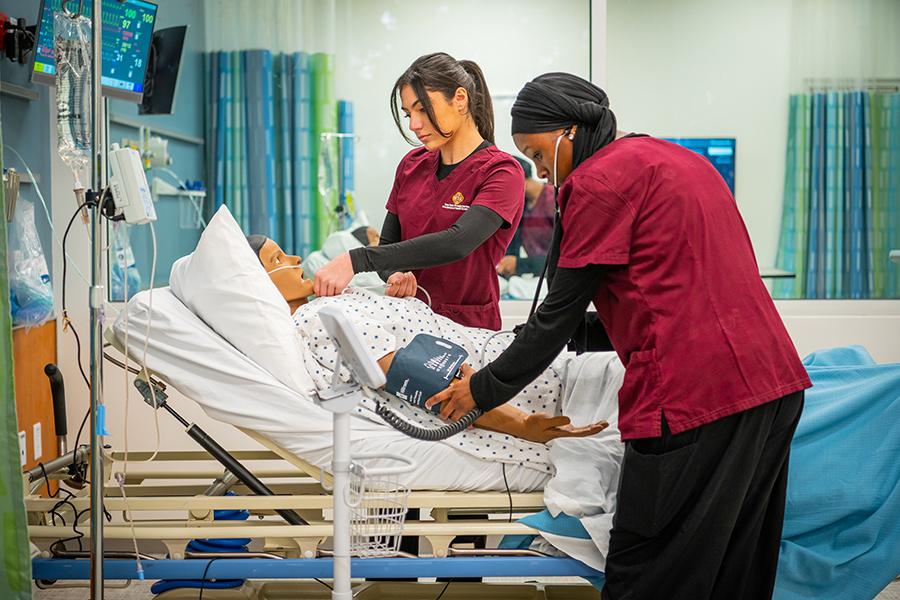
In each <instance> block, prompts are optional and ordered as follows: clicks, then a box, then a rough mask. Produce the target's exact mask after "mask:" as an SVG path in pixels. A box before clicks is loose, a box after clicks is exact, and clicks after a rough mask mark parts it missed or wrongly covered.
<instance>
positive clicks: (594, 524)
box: [542, 352, 625, 570]
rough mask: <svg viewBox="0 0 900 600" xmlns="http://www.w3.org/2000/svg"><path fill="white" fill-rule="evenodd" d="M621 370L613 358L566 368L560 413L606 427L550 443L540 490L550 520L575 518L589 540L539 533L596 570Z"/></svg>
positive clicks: (614, 485) (582, 360) (615, 476)
mask: <svg viewBox="0 0 900 600" xmlns="http://www.w3.org/2000/svg"><path fill="white" fill-rule="evenodd" d="M624 375H625V368H624V367H623V366H622V363H621V362H620V361H619V358H618V357H617V356H616V355H615V353H612V352H609V353H587V354H582V355H581V356H578V357H576V358H573V359H572V360H570V361H569V362H568V364H567V367H566V372H565V378H564V385H565V388H564V392H563V413H564V414H565V415H567V416H569V417H570V418H571V419H572V422H573V423H574V424H584V423H593V422H596V421H600V420H606V421H608V422H609V427H608V428H606V429H605V430H604V431H602V432H601V433H599V434H598V435H595V436H592V437H590V438H564V439H558V440H554V441H552V442H550V462H551V463H552V464H553V466H554V467H555V468H556V475H555V476H554V477H553V478H552V479H551V480H550V481H549V482H548V483H547V485H546V486H545V487H544V504H545V505H546V506H547V510H548V511H549V512H550V514H551V515H553V516H554V517H556V516H558V515H559V514H560V513H565V514H567V515H569V516H572V517H576V518H578V519H579V520H580V521H581V524H582V525H583V526H584V528H585V529H586V530H587V532H588V533H589V534H590V536H591V539H590V540H581V539H577V538H571V537H563V536H558V535H553V534H549V533H542V535H543V537H544V538H545V539H546V540H547V541H548V542H550V543H551V544H553V546H555V547H556V548H558V549H559V550H561V551H562V552H564V553H566V554H568V555H569V556H571V557H573V558H577V559H578V560H580V561H582V562H584V563H585V564H587V565H589V566H591V567H594V568H595V569H598V570H603V569H604V568H605V566H606V554H607V552H608V550H609V532H610V529H611V528H612V519H613V514H614V512H615V507H616V493H617V491H618V487H619V471H620V468H621V464H622V457H623V455H624V453H625V446H624V444H622V441H621V438H620V434H619V429H618V414H619V412H618V392H619V388H620V387H621V386H622V378H623V377H624Z"/></svg>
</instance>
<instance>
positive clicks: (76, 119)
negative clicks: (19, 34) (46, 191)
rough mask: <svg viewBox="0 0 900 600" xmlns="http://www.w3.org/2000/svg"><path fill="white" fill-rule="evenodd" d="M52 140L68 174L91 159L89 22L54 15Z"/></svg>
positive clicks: (81, 168)
mask: <svg viewBox="0 0 900 600" xmlns="http://www.w3.org/2000/svg"><path fill="white" fill-rule="evenodd" d="M53 31H54V35H53V46H54V49H55V54H56V140H57V146H58V151H59V156H60V158H62V160H63V162H64V163H66V165H68V167H69V168H70V169H72V171H74V172H76V176H77V172H78V171H81V170H83V169H84V168H85V167H87V166H88V164H89V163H90V159H91V21H90V20H89V19H88V18H87V17H84V16H80V17H76V18H74V19H73V18H71V17H69V16H67V15H65V14H63V13H56V15H55V17H54V22H53Z"/></svg>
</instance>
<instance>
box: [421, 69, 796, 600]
mask: <svg viewBox="0 0 900 600" xmlns="http://www.w3.org/2000/svg"><path fill="white" fill-rule="evenodd" d="M512 115H513V121H512V127H513V139H514V140H515V143H516V146H517V147H518V148H519V150H520V151H522V153H523V154H525V155H526V156H528V157H529V158H531V159H532V160H533V161H534V163H535V165H536V166H537V168H538V174H539V175H541V176H544V177H549V178H551V182H552V183H554V184H559V183H561V184H562V185H561V187H560V189H559V198H558V199H559V207H560V214H561V231H562V234H561V236H560V242H559V245H558V249H553V250H552V253H553V256H552V259H551V266H554V265H553V263H554V262H555V267H556V268H555V271H553V273H554V274H553V277H552V280H551V281H550V287H549V292H548V294H547V298H546V300H545V301H544V303H543V304H542V305H541V306H540V308H539V309H538V310H537V312H536V313H535V314H534V315H533V317H532V318H531V319H529V320H528V322H527V323H526V324H525V326H524V328H523V329H522V331H521V332H520V333H519V334H518V336H517V337H516V339H515V340H514V341H513V343H512V344H511V345H510V346H509V348H508V349H507V350H506V351H505V352H504V353H503V354H502V355H500V356H499V357H498V358H497V359H496V360H495V361H494V362H492V363H490V364H489V365H487V366H486V367H485V368H483V369H481V370H480V371H478V372H476V373H474V374H468V375H467V376H466V377H464V378H463V380H462V381H460V382H458V383H454V384H452V385H451V387H450V388H449V389H448V390H446V391H445V392H442V393H440V394H438V395H436V396H435V397H434V398H432V399H431V400H429V401H428V402H427V405H428V406H432V405H434V404H436V403H437V402H443V406H442V410H441V414H442V415H443V416H444V417H445V418H447V417H449V418H459V417H460V416H461V415H463V414H465V413H466V412H468V411H469V410H471V409H472V408H474V407H476V406H477V407H479V408H481V409H482V410H489V409H491V408H493V407H495V406H497V405H499V404H502V403H504V402H506V401H507V400H509V399H511V398H512V397H513V396H514V395H515V394H516V393H518V392H519V391H520V390H521V389H523V387H524V386H526V385H527V384H528V383H529V382H530V381H531V380H532V379H533V378H534V377H535V376H536V375H537V374H538V373H539V372H540V371H541V370H542V369H543V368H544V367H546V366H547V365H549V364H550V362H552V361H553V359H554V358H555V357H556V356H557V355H558V354H559V352H560V350H562V348H563V347H564V346H565V345H566V343H567V341H568V340H569V339H570V337H571V336H572V334H573V333H574V332H575V330H576V328H577V327H578V326H579V325H580V324H581V323H583V322H584V316H585V310H586V309H587V307H588V305H589V304H590V302H592V301H593V303H594V306H595V308H596V309H597V315H598V317H599V320H600V322H601V323H602V327H603V328H604V329H605V333H606V334H607V336H608V339H609V341H610V342H611V346H612V347H613V348H614V349H615V351H616V352H617V353H618V355H619V357H620V359H621V360H622V364H623V365H625V378H624V381H623V384H622V387H621V389H620V390H619V430H620V431H621V433H622V440H623V441H624V442H625V456H624V461H623V463H622V475H621V479H620V481H619V487H618V491H617V498H618V500H617V508H616V514H615V517H614V521H613V527H612V531H611V537H610V542H609V554H608V556H607V560H606V570H605V572H606V585H605V587H604V590H603V597H604V599H607V600H609V599H620V598H628V599H631V600H638V599H643V598H667V599H685V600H687V599H690V600H703V599H707V598H709V599H712V598H729V599H735V598H745V599H748V600H750V599H753V600H757V599H761V598H770V597H771V595H772V590H773V587H774V584H775V571H776V567H777V564H778V550H779V544H780V541H781V526H782V521H783V517H784V504H785V489H786V485H787V468H788V455H789V449H790V442H791V438H792V436H793V432H794V429H795V427H796V425H797V421H798V420H799V418H800V412H801V409H802V406H803V390H804V389H805V388H808V387H809V386H810V381H809V378H808V377H807V375H806V371H805V370H804V368H803V365H802V363H801V362H800V359H799V357H798V356H797V352H796V350H795V349H794V345H793V343H792V342H791V339H790V337H789V336H788V333H787V331H786V330H785V327H784V324H783V323H782V322H781V318H780V317H779V315H778V313H777V311H776V309H775V305H774V303H773V302H772V299H771V297H770V296H769V293H768V291H767V290H766V288H765V286H764V285H763V283H762V280H761V279H760V277H759V271H758V267H757V264H756V259H755V257H754V255H753V248H752V247H751V244H750V238H749V236H748V235H747V230H746V228H745V226H744V222H743V220H742V219H741V215H740V213H739V212H738V208H737V205H736V203H735V201H734V198H733V197H732V195H731V193H730V191H729V189H728V186H727V185H726V184H725V182H724V180H722V178H721V177H720V176H719V174H718V173H717V172H716V170H715V169H714V168H713V167H712V165H711V164H710V163H709V162H708V161H707V160H706V159H705V158H703V157H701V156H699V155H697V154H695V153H693V152H691V151H689V150H686V149H684V148H681V147H680V146H676V145H674V144H670V143H668V142H665V141H662V140H659V139H655V138H652V137H649V136H646V135H634V134H625V133H624V132H620V131H617V129H616V120H615V116H614V115H613V113H612V111H610V110H609V100H608V99H607V97H606V94H605V93H604V92H603V90H601V89H600V88H598V87H596V86H594V85H593V84H591V83H589V82H587V81H585V80H583V79H581V78H578V77H575V76H574V75H568V74H565V73H550V74H547V75H542V76H541V77H538V78H537V79H535V80H534V81H532V82H529V83H527V84H526V85H525V87H524V88H523V89H522V91H521V92H519V95H518V97H517V99H516V102H515V104H514V106H513V109H512Z"/></svg>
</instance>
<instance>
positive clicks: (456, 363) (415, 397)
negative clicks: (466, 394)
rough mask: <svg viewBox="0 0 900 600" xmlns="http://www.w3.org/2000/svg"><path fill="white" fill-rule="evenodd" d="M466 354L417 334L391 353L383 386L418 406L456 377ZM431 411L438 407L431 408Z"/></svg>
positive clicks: (456, 347) (423, 405) (455, 346)
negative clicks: (406, 343)
mask: <svg viewBox="0 0 900 600" xmlns="http://www.w3.org/2000/svg"><path fill="white" fill-rule="evenodd" d="M468 357H469V353H468V352H466V350H465V348H463V347H462V346H460V345H459V344H454V343H453V342H449V341H447V340H445V339H442V338H439V337H435V336H433V335H428V334H426V333H420V334H419V335H417V336H416V337H414V338H413V339H412V341H411V342H410V343H409V344H408V345H406V346H405V347H403V348H400V349H399V350H397V351H396V352H395V353H394V360H393V362H391V368H390V369H388V372H387V384H385V386H384V389H385V390H386V391H388V392H390V393H391V394H393V395H395V396H397V397H398V398H400V399H401V400H406V401H407V402H409V403H410V404H414V405H416V406H418V407H419V408H425V401H426V400H428V399H429V398H431V397H432V396H434V395H435V394H437V393H438V392H440V391H441V390H443V389H444V388H446V387H447V386H448V385H450V382H451V381H453V378H454V377H456V374H457V373H458V372H459V368H460V367H461V366H462V364H463V362H464V361H465V360H466V358H468ZM431 411H432V412H433V413H435V414H437V413H438V412H440V406H439V405H437V406H434V407H432V409H431Z"/></svg>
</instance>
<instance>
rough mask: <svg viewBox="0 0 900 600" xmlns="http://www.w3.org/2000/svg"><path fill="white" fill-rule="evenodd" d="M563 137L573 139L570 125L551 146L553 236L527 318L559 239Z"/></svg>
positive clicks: (535, 302) (536, 302)
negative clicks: (561, 144)
mask: <svg viewBox="0 0 900 600" xmlns="http://www.w3.org/2000/svg"><path fill="white" fill-rule="evenodd" d="M564 137H568V138H569V140H570V141H571V140H574V139H575V134H574V133H573V132H572V128H571V127H569V128H567V129H566V130H565V131H563V132H562V133H561V134H559V135H558V136H556V144H555V145H554V146H553V205H554V206H555V207H556V212H555V213H554V215H553V237H552V238H551V239H550V251H549V252H548V253H547V260H545V261H544V268H543V269H542V270H541V276H540V277H539V278H538V284H537V289H535V291H534V299H533V300H532V301H531V310H530V311H528V318H529V319H530V318H531V316H532V315H533V314H534V311H535V310H537V305H538V300H539V299H540V297H541V288H542V287H544V278H545V277H546V276H547V269H548V267H549V266H550V261H551V260H555V259H554V257H553V252H554V250H555V249H556V245H557V244H558V243H559V240H558V239H557V238H558V237H559V176H558V172H557V169H558V165H559V143H560V142H561V141H562V139H563V138H564Z"/></svg>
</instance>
